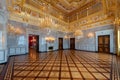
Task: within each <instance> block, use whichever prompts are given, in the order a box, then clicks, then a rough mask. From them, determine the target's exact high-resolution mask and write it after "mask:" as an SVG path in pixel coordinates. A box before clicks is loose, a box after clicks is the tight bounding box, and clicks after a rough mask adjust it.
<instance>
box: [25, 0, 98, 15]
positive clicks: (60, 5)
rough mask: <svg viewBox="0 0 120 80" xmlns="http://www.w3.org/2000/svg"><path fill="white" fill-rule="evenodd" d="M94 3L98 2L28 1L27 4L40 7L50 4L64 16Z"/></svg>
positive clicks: (72, 0) (84, 0)
mask: <svg viewBox="0 0 120 80" xmlns="http://www.w3.org/2000/svg"><path fill="white" fill-rule="evenodd" d="M92 1H96V0H26V3H28V4H30V3H32V4H33V3H35V4H36V5H35V6H38V7H39V6H41V5H43V4H49V5H51V6H52V8H53V9H54V10H55V11H60V13H63V14H69V13H72V12H74V11H75V10H77V9H79V8H81V7H83V6H85V5H86V4H89V3H90V2H92Z"/></svg>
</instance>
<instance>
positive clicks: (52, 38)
mask: <svg viewBox="0 0 120 80" xmlns="http://www.w3.org/2000/svg"><path fill="white" fill-rule="evenodd" d="M45 40H46V42H48V43H54V41H55V38H54V37H51V36H48V37H45Z"/></svg>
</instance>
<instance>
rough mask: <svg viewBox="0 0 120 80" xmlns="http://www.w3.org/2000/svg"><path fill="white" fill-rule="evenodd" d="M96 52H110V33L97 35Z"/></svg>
mask: <svg viewBox="0 0 120 80" xmlns="http://www.w3.org/2000/svg"><path fill="white" fill-rule="evenodd" d="M98 52H101V53H110V35H104V36H98Z"/></svg>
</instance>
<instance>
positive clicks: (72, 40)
mask: <svg viewBox="0 0 120 80" xmlns="http://www.w3.org/2000/svg"><path fill="white" fill-rule="evenodd" d="M70 49H71V50H74V49H75V38H70Z"/></svg>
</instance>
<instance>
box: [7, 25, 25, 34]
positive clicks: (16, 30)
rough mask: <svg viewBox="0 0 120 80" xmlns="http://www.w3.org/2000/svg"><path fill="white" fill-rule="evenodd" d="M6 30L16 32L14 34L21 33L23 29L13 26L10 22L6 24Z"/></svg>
mask: <svg viewBox="0 0 120 80" xmlns="http://www.w3.org/2000/svg"><path fill="white" fill-rule="evenodd" d="M8 32H9V33H13V34H16V35H20V34H22V33H23V31H22V30H21V29H20V28H18V27H16V28H15V27H14V26H12V25H11V24H9V25H8Z"/></svg>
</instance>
